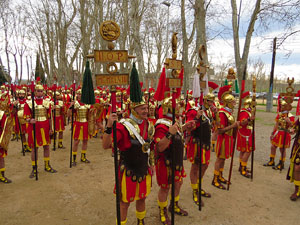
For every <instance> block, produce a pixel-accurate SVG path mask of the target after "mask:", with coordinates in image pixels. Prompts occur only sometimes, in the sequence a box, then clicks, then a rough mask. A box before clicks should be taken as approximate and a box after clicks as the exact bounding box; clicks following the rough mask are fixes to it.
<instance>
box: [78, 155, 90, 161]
mask: <svg viewBox="0 0 300 225" xmlns="http://www.w3.org/2000/svg"><path fill="white" fill-rule="evenodd" d="M80 161H81V162H84V163H90V160H88V159H87V158H86V153H81V159H80Z"/></svg>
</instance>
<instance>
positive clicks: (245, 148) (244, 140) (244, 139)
mask: <svg viewBox="0 0 300 225" xmlns="http://www.w3.org/2000/svg"><path fill="white" fill-rule="evenodd" d="M236 148H237V150H238V151H240V152H252V149H253V147H252V134H250V136H244V135H243V134H240V132H238V134H237V144H236ZM254 150H255V148H254Z"/></svg>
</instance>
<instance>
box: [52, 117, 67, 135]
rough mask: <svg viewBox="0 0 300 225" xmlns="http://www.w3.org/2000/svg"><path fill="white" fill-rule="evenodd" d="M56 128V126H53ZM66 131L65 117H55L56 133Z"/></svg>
mask: <svg viewBox="0 0 300 225" xmlns="http://www.w3.org/2000/svg"><path fill="white" fill-rule="evenodd" d="M53 128H54V126H53ZM64 130H65V123H64V117H63V116H56V117H55V131H56V132H62V131H64Z"/></svg>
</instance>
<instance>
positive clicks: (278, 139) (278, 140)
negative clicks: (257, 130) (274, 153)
mask: <svg viewBox="0 0 300 225" xmlns="http://www.w3.org/2000/svg"><path fill="white" fill-rule="evenodd" d="M285 133H286V136H285V142H284V148H289V147H290V145H291V135H290V134H289V133H287V132H284V131H282V130H279V131H278V132H277V134H276V135H275V137H274V138H273V139H272V140H271V143H272V145H274V146H276V147H278V148H283V141H284V135H285Z"/></svg>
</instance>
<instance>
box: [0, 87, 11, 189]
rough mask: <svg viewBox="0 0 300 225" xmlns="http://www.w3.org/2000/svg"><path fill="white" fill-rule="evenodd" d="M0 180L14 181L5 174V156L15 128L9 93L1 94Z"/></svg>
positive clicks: (3, 181)
mask: <svg viewBox="0 0 300 225" xmlns="http://www.w3.org/2000/svg"><path fill="white" fill-rule="evenodd" d="M0 125H1V126H0V182H2V183H5V184H9V183H11V182H12V181H11V180H10V179H8V178H7V177H6V176H5V160H4V159H5V157H6V156H7V151H8V144H9V140H10V136H11V133H12V129H13V120H12V117H11V107H10V106H9V96H8V94H7V93H5V92H4V93H1V94H0Z"/></svg>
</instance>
